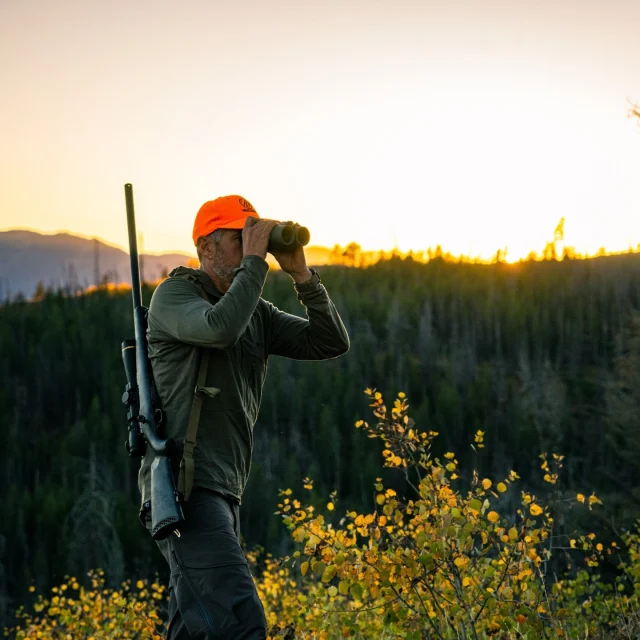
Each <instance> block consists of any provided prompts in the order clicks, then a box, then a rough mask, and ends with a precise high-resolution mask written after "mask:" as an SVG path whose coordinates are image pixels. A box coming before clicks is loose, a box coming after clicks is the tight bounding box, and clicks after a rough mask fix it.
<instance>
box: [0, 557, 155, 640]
mask: <svg viewBox="0 0 640 640" xmlns="http://www.w3.org/2000/svg"><path fill="white" fill-rule="evenodd" d="M88 577H89V581H90V584H91V588H90V589H86V588H85V587H83V586H81V585H80V583H79V582H78V580H76V578H75V577H71V578H68V580H67V581H66V582H65V583H64V584H62V585H60V586H59V587H53V589H52V595H51V597H48V598H44V597H43V596H41V595H40V596H39V597H38V600H37V602H36V603H35V605H34V606H33V609H34V612H33V613H26V612H25V611H24V610H22V609H21V610H19V611H18V612H17V617H18V618H19V619H20V620H21V624H20V625H19V626H17V627H16V628H14V629H7V630H5V636H9V635H14V636H15V637H16V638H18V639H22V638H56V639H60V640H76V639H78V638H83V639H85V640H102V639H106V638H110V639H113V640H116V639H121V638H136V639H139V640H162V636H161V633H162V621H161V618H160V615H159V612H158V606H159V605H160V602H161V601H164V600H165V595H164V591H165V588H164V587H163V586H162V585H159V584H158V583H157V582H154V583H152V584H151V585H149V584H148V582H147V581H146V580H138V581H137V582H136V584H135V585H132V584H131V582H130V581H126V582H123V583H122V588H121V589H119V590H114V589H107V588H105V580H104V573H103V571H101V570H97V571H91V572H90V573H89V576H88ZM31 589H32V590H33V587H32V588H31Z"/></svg>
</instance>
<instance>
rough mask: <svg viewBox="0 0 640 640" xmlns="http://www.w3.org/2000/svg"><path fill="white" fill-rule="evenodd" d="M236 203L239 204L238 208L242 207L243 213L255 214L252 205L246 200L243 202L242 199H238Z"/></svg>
mask: <svg viewBox="0 0 640 640" xmlns="http://www.w3.org/2000/svg"><path fill="white" fill-rule="evenodd" d="M238 202H239V203H240V206H241V207H242V211H243V212H244V213H256V210H255V209H254V208H253V205H252V204H251V203H250V202H249V201H248V200H245V199H244V198H238Z"/></svg>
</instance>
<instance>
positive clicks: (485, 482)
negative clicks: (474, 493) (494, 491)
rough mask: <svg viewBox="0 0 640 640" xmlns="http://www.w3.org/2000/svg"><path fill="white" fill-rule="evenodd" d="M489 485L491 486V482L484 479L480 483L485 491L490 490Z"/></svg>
mask: <svg viewBox="0 0 640 640" xmlns="http://www.w3.org/2000/svg"><path fill="white" fill-rule="evenodd" d="M491 484H492V483H491V480H489V478H485V479H484V480H483V481H482V488H483V489H484V490H485V491H486V490H487V489H490V488H491Z"/></svg>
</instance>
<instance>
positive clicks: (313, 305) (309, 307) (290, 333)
mask: <svg viewBox="0 0 640 640" xmlns="http://www.w3.org/2000/svg"><path fill="white" fill-rule="evenodd" d="M311 271H312V274H313V275H312V277H311V278H310V279H309V280H308V281H307V282H304V283H302V284H298V285H295V289H296V292H297V294H298V300H300V302H301V304H303V305H304V306H305V307H306V312H307V318H306V319H304V318H300V317H298V316H294V315H292V314H290V313H285V312H284V311H281V310H280V309H278V308H277V307H275V306H273V305H271V313H272V315H271V342H270V348H269V353H270V354H273V355H277V356H284V357H285V358H292V359H294V360H327V359H329V358H337V357H338V356H341V355H342V354H344V353H346V352H347V351H348V350H349V336H348V335H347V330H346V329H345V327H344V324H343V323H342V320H341V318H340V315H339V314H338V311H337V309H336V307H335V305H334V304H333V302H332V301H331V299H330V298H329V294H328V293H327V290H326V289H325V287H324V285H323V284H322V283H321V280H320V276H319V275H318V273H317V272H316V271H315V269H311Z"/></svg>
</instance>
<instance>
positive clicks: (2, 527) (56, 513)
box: [0, 255, 640, 624]
mask: <svg viewBox="0 0 640 640" xmlns="http://www.w3.org/2000/svg"><path fill="white" fill-rule="evenodd" d="M319 271H320V275H321V277H322V279H323V282H324V283H325V285H326V286H327V289H328V290H329V293H330V295H331V296H332V298H333V300H334V301H335V302H336V305H337V306H338V309H339V311H340V313H341V315H342V318H343V320H344V322H345V324H346V326H347V329H348V331H349V334H350V337H351V350H350V351H349V353H348V354H347V355H346V356H344V357H342V358H339V359H338V360H335V361H329V362H323V363H309V362H294V361H289V360H285V359H282V358H276V357H273V358H271V359H270V361H269V373H268V376H267V382H266V385H265V389H264V400H263V405H262V409H261V412H260V418H259V421H258V424H257V425H256V428H255V434H254V435H255V448H254V462H253V466H252V470H251V477H250V481H249V485H248V487H247V491H246V493H245V498H244V502H243V509H242V530H243V535H244V537H245V539H246V542H247V545H248V546H249V547H252V546H254V545H255V544H260V545H262V546H264V547H265V548H266V549H267V550H268V551H271V552H272V553H274V554H275V555H280V554H284V553H287V552H288V551H289V550H290V549H289V547H288V546H287V545H288V542H287V540H288V536H287V534H286V532H285V530H284V529H283V527H282V525H281V523H280V520H279V518H278V517H277V516H274V515H273V512H274V511H275V510H276V508H277V507H276V504H277V502H278V496H277V490H278V489H279V488H286V487H291V488H293V489H294V491H296V492H300V491H302V479H303V478H304V477H305V476H309V477H311V478H313V479H314V481H315V485H314V491H313V494H312V495H313V496H314V499H317V500H318V502H319V504H324V503H326V498H327V496H328V494H329V493H330V492H331V491H333V490H334V489H335V490H337V492H338V499H339V502H338V510H340V509H341V508H342V507H344V508H346V507H349V508H356V509H370V508H371V483H372V481H373V479H374V478H375V477H376V476H378V475H380V474H381V471H380V459H381V457H380V452H379V443H378V442H377V441H372V440H368V439H366V438H364V437H363V435H362V433H361V432H360V431H358V430H357V429H355V428H354V427H353V424H354V422H355V421H356V420H358V419H360V418H363V419H367V420H368V419H370V411H369V408H368V406H367V399H366V397H365V395H364V393H363V391H364V389H365V388H366V387H375V388H377V389H378V390H380V391H381V392H382V393H383V394H384V395H385V397H386V399H387V400H388V401H389V402H391V401H392V399H393V397H394V396H395V394H397V392H399V391H404V392H405V393H406V394H407V396H408V398H409V402H410V404H411V407H412V416H413V418H414V419H415V420H416V422H417V426H418V428H421V429H430V430H434V431H438V432H439V433H440V436H439V438H438V439H437V441H436V449H437V451H436V452H435V453H436V454H439V453H442V452H445V451H455V452H456V453H457V454H458V459H459V460H460V462H461V467H462V469H463V470H465V469H466V470H467V471H468V470H470V469H471V468H472V467H473V466H474V465H478V466H479V469H480V471H481V472H482V473H483V474H486V475H490V476H492V477H496V476H504V475H507V474H508V472H509V471H510V470H511V469H515V470H516V471H517V472H518V473H519V474H520V476H521V477H522V485H523V487H524V486H526V487H527V488H531V489H532V490H534V491H535V492H537V493H538V495H543V492H544V491H545V488H548V487H549V485H546V484H545V483H542V482H541V481H540V476H541V474H540V469H539V462H540V461H539V459H538V458H537V455H538V454H539V453H540V452H543V451H549V452H551V451H555V452H558V453H562V454H564V455H565V456H566V457H565V470H564V472H563V475H562V477H561V483H560V484H561V487H560V489H561V490H562V491H565V492H566V493H567V495H570V496H575V493H576V491H577V490H580V491H583V492H584V491H587V492H590V491H592V490H595V491H596V493H597V494H598V496H599V497H600V498H601V499H602V500H603V501H604V503H605V504H604V507H603V508H600V509H599V510H597V511H594V512H593V513H592V514H590V518H591V519H590V520H583V521H582V522H578V521H577V519H578V518H580V517H582V518H584V514H583V515H582V516H579V515H578V511H576V510H574V511H569V510H567V511H566V512H563V513H561V514H560V517H559V528H560V529H562V527H565V528H566V527H570V526H574V525H575V526H581V525H582V526H583V527H584V526H587V527H589V528H590V529H592V530H593V529H595V528H599V530H600V531H601V532H602V531H604V532H605V533H606V532H613V531H615V530H616V529H619V528H620V527H623V526H628V525H629V524H630V523H631V522H632V521H633V519H634V518H636V517H637V516H638V514H640V489H639V488H638V487H640V482H639V481H640V457H639V456H640V446H639V445H640V428H639V425H638V422H639V419H640V367H639V364H640V321H639V320H638V318H640V277H639V276H640V256H638V255H624V256H610V257H602V258H596V259H590V260H584V261H579V260H564V261H563V262H556V261H545V262H525V263H519V264H516V265H508V264H499V263H498V264H492V265H478V264H466V263H452V262H445V261H444V260H442V259H434V260H431V261H430V262H429V263H427V264H421V263H417V262H413V261H412V260H410V259H405V260H402V259H397V258H396V259H391V260H387V261H383V262H380V263H378V264H376V265H373V266H371V267H368V268H366V269H355V268H348V267H341V266H325V267H322V268H319ZM151 292H152V291H151V289H150V288H148V287H146V288H145V290H144V292H143V298H144V301H145V303H148V301H149V300H150V297H151ZM263 295H264V297H265V298H266V299H268V300H270V301H272V302H273V303H274V304H276V305H277V306H278V307H280V308H281V309H284V310H286V311H289V312H292V313H297V314H303V313H304V309H303V307H302V306H301V305H300V303H299V302H298V301H297V299H296V297H295V292H294V290H293V286H292V282H291V280H290V278H289V277H288V276H286V275H285V274H283V273H280V272H272V273H270V274H269V277H268V280H267V284H266V286H265V289H264V294H263ZM132 335H133V326H132V314H131V296H130V293H129V292H114V291H107V290H98V291H96V292H94V293H92V294H87V295H81V296H74V297H65V296H64V295H63V294H61V293H53V292H49V293H47V294H45V295H44V297H43V298H42V299H41V300H39V301H37V302H19V303H12V304H9V305H5V306H3V307H0V374H1V379H2V386H1V387H0V432H1V434H2V445H1V446H2V451H3V454H4V455H3V456H2V463H1V465H0V495H1V496H2V504H1V506H0V509H1V516H0V624H4V623H6V622H8V620H9V616H10V615H11V613H12V611H13V609H14V607H15V606H17V605H18V604H23V603H26V602H27V601H28V598H29V594H28V587H29V585H30V584H32V583H33V584H35V586H36V589H37V592H43V591H44V590H46V589H47V588H48V587H49V586H51V585H52V584H54V583H56V582H59V581H61V579H62V578H63V577H64V575H65V574H69V575H72V574H76V575H78V576H80V575H81V574H82V573H86V571H87V570H88V569H89V568H92V567H102V568H104V569H105V570H106V572H107V577H108V579H109V580H110V581H111V582H112V583H118V582H119V581H120V580H121V579H122V578H123V577H125V576H134V575H135V576H145V575H152V574H153V573H154V572H155V571H156V570H158V571H160V572H161V574H163V575H164V572H165V567H164V564H163V561H162V558H161V556H160V555H159V553H158V552H157V550H156V548H155V543H153V542H152V540H151V538H150V537H149V536H148V534H147V533H146V532H145V530H144V529H143V528H142V527H141V525H140V524H139V522H138V518H137V511H138V491H137V485H136V473H137V468H138V464H139V463H138V461H134V460H131V459H130V458H129V457H128V456H127V454H126V452H125V449H124V441H125V438H126V423H125V412H124V407H123V406H122V405H121V404H120V398H121V395H122V392H123V389H124V384H125V379H124V373H123V370H122V361H121V354H120V343H121V341H122V340H123V339H124V338H127V337H132ZM478 429H481V430H483V431H486V436H485V443H486V448H485V449H482V450H480V451H478V452H477V453H476V452H474V451H473V450H472V448H471V447H470V446H469V445H470V443H472V442H473V435H474V433H475V432H476V431H477V430H478ZM392 477H393V476H391V475H389V476H385V480H387V479H391V478H392ZM387 481H388V480H387ZM398 489H399V490H401V489H402V486H401V485H400V484H398ZM513 495H514V498H513V499H514V504H513V505H512V506H514V507H515V500H517V498H518V496H517V494H516V493H514V494H513Z"/></svg>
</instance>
